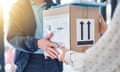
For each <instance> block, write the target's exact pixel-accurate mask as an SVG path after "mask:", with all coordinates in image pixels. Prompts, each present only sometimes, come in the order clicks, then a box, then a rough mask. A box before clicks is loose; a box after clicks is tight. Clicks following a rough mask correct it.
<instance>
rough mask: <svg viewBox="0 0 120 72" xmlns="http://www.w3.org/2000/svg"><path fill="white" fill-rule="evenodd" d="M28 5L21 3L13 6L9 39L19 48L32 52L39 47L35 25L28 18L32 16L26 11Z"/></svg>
mask: <svg viewBox="0 0 120 72" xmlns="http://www.w3.org/2000/svg"><path fill="white" fill-rule="evenodd" d="M26 7H28V6H26ZM26 7H25V6H24V7H22V6H21V5H19V4H18V5H15V6H13V7H12V9H11V11H10V22H9V23H10V24H9V30H8V34H7V40H8V42H9V43H10V44H12V45H13V46H14V47H15V48H16V49H17V50H20V51H23V52H28V53H32V52H34V51H36V50H37V49H38V47H37V39H35V38H34V25H32V22H31V20H29V19H28V18H30V17H31V16H30V15H29V13H26V12H27V8H26ZM28 10H30V9H28Z"/></svg>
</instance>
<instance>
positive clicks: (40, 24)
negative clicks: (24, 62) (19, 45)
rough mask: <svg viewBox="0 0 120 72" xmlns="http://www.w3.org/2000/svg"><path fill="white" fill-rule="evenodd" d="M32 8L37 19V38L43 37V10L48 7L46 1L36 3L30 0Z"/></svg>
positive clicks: (38, 52) (39, 50)
mask: <svg viewBox="0 0 120 72" xmlns="http://www.w3.org/2000/svg"><path fill="white" fill-rule="evenodd" d="M30 3H31V6H32V9H33V13H34V16H35V20H36V30H35V38H36V39H42V38H43V13H42V12H43V10H45V9H46V5H47V4H46V3H43V4H41V5H40V4H37V3H34V2H33V1H32V0H30ZM34 53H35V54H43V50H41V49H38V50H37V51H36V52H34Z"/></svg>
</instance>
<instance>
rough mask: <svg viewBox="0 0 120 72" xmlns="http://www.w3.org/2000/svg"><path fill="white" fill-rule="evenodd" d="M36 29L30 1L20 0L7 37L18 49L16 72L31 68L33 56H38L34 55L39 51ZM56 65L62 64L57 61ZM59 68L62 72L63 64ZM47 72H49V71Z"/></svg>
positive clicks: (16, 4) (16, 52) (13, 9)
mask: <svg viewBox="0 0 120 72" xmlns="http://www.w3.org/2000/svg"><path fill="white" fill-rule="evenodd" d="M36 28H37V25H36V20H35V16H34V12H33V10H32V7H31V4H30V1H29V0H18V1H17V2H16V3H15V4H14V5H13V7H12V9H11V10H10V27H9V30H8V35H7V39H8V41H9V43H10V44H12V45H13V46H14V47H15V48H16V51H15V61H14V62H15V64H16V65H17V70H16V72H23V71H24V70H25V69H26V68H27V67H28V66H29V64H31V63H30V59H31V54H32V55H34V56H36V55H37V54H34V52H36V51H37V50H38V49H39V48H38V47H37V40H38V39H36V38H35V32H36ZM39 55H41V54H39ZM42 55H43V54H42ZM38 59H39V57H38ZM36 61H39V60H36ZM49 61H52V60H49ZM49 61H48V62H49ZM45 62H46V61H45ZM56 63H57V64H58V63H60V64H61V62H58V61H56ZM38 65H39V64H37V65H35V64H34V65H33V66H34V67H37V66H38ZM51 65H52V64H51ZM57 66H58V67H59V68H60V70H59V72H62V64H61V65H59V64H58V65H57ZM57 66H56V67H57ZM51 67H53V66H51ZM39 68H40V67H39ZM40 69H42V68H40ZM44 69H45V68H44ZM53 69H54V67H53ZM30 70H31V69H30ZM47 70H48V71H49V69H47ZM42 72H44V71H42ZM49 72H50V71H49ZM51 72H52V71H51ZM54 72H58V71H56V69H55V70H54Z"/></svg>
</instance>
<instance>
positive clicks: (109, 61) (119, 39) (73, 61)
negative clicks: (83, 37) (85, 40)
mask: <svg viewBox="0 0 120 72" xmlns="http://www.w3.org/2000/svg"><path fill="white" fill-rule="evenodd" d="M65 60H66V61H67V62H68V64H70V65H71V66H72V67H73V68H74V69H75V70H77V71H78V72H120V5H119V6H118V7H117V9H116V12H115V15H114V17H113V20H112V21H111V23H110V26H109V27H108V30H107V31H106V33H105V34H104V35H103V36H102V38H101V39H100V40H99V41H98V42H97V43H96V44H95V45H94V46H93V47H91V48H89V49H88V50H87V51H86V52H85V53H78V52H75V51H68V52H66V54H65Z"/></svg>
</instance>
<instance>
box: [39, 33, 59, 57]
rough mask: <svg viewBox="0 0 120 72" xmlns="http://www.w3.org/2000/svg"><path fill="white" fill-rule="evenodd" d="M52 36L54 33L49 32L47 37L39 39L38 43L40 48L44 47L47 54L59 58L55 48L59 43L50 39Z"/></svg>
mask: <svg viewBox="0 0 120 72" xmlns="http://www.w3.org/2000/svg"><path fill="white" fill-rule="evenodd" d="M52 36H53V33H50V34H48V35H47V36H46V37H45V38H43V39H40V40H38V42H37V44H38V47H39V48H41V49H43V50H44V51H45V52H46V53H47V56H49V57H51V58H57V57H58V52H57V51H56V50H55V49H54V48H57V47H58V45H57V44H56V43H54V42H51V41H50V39H51V38H52Z"/></svg>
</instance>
